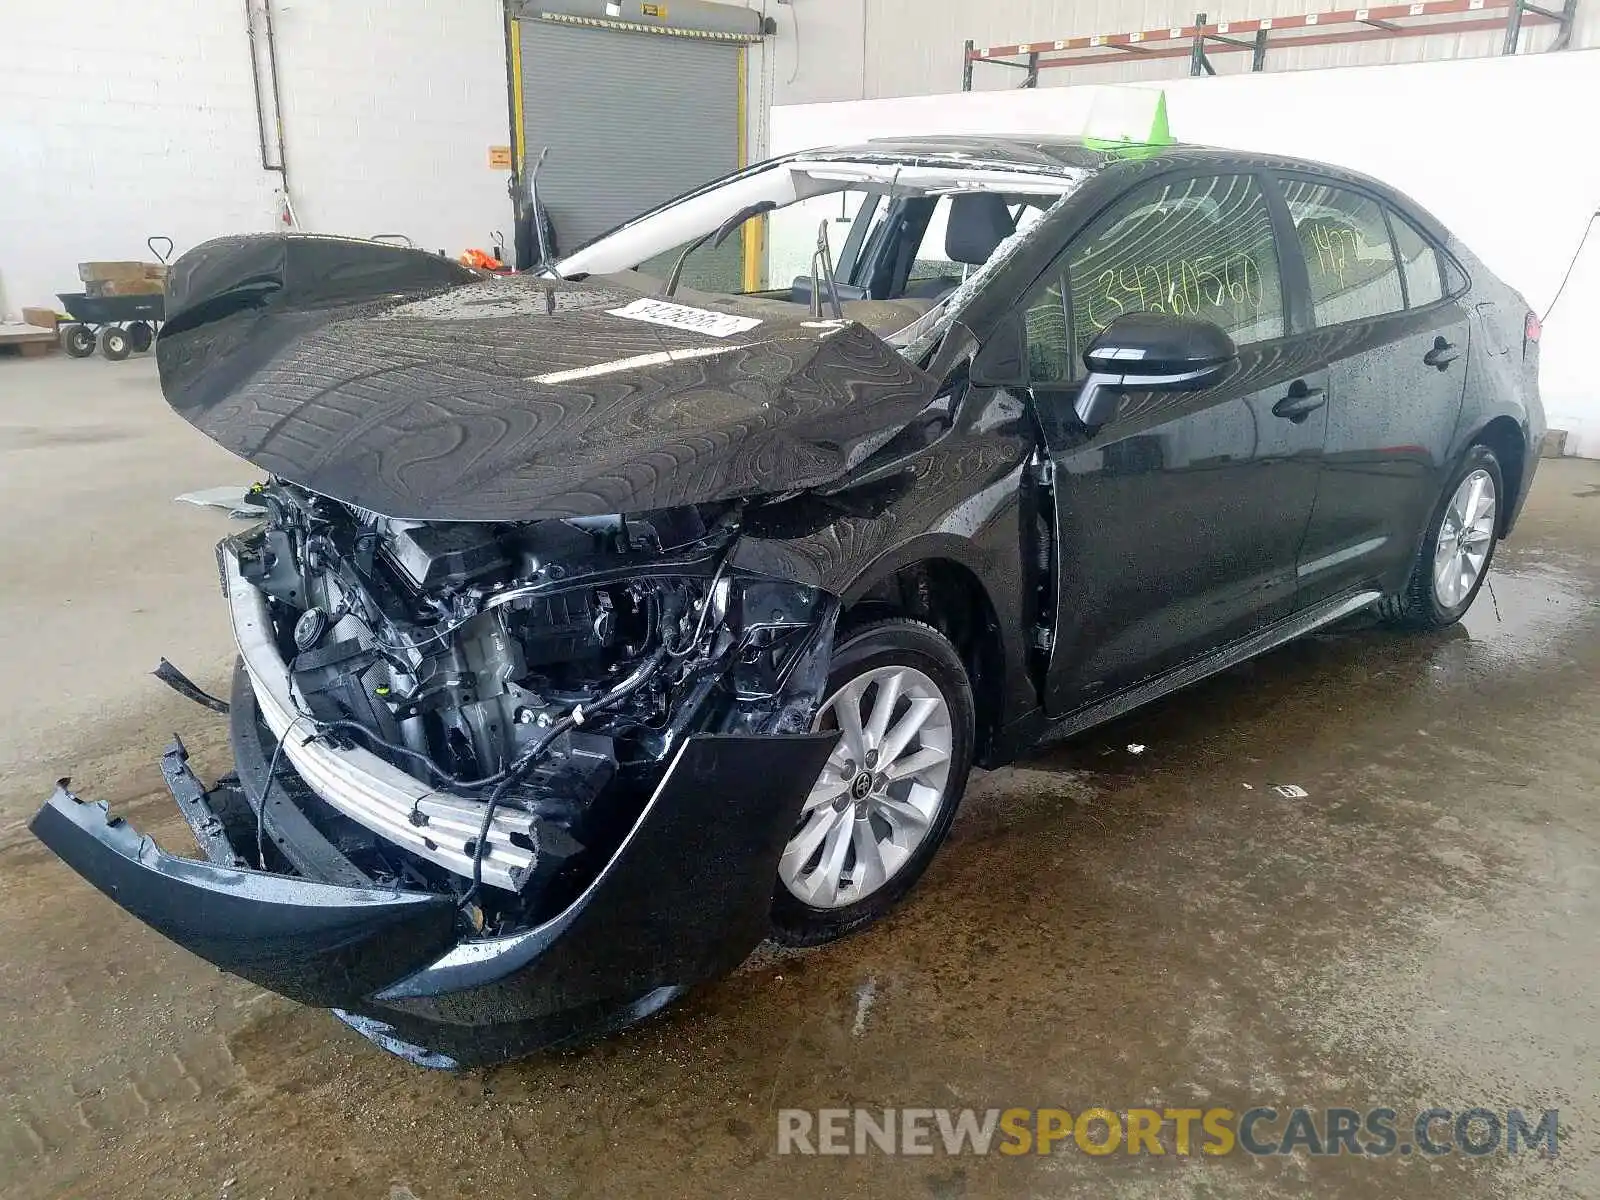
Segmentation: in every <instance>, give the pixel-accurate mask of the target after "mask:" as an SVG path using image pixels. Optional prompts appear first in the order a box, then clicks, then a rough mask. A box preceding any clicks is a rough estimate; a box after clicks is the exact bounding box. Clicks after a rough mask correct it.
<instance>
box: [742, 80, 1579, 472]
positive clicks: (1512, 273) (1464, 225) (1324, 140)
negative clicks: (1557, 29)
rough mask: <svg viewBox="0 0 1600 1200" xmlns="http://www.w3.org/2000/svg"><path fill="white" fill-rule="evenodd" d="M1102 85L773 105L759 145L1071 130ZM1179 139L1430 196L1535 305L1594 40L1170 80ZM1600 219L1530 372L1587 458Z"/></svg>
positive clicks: (780, 147)
mask: <svg viewBox="0 0 1600 1200" xmlns="http://www.w3.org/2000/svg"><path fill="white" fill-rule="evenodd" d="M1100 90H1101V89H1099V88H1096V87H1082V88H1041V89H1039V90H1036V91H1010V92H972V93H965V94H963V93H959V92H958V93H955V94H954V95H943V96H916V97H904V98H899V99H890V100H868V101H855V102H842V103H833V104H812V105H790V106H780V107H777V108H774V109H773V113H772V149H773V152H774V153H786V152H788V151H792V150H798V149H803V148H808V147H811V146H818V145H828V144H832V143H840V142H845V143H850V142H858V141H861V140H862V139H865V138H871V137H887V136H895V135H902V134H911V133H939V132H944V133H968V132H992V133H1003V132H1045V131H1055V132H1063V133H1074V132H1078V131H1080V130H1082V129H1083V127H1084V122H1085V120H1086V119H1087V117H1088V114H1089V111H1090V108H1091V106H1092V104H1093V102H1094V98H1095V96H1096V95H1097V94H1098V93H1099V92H1100ZM1164 90H1165V91H1166V94H1167V101H1168V107H1169V113H1170V118H1171V124H1172V130H1173V133H1174V135H1175V136H1176V137H1178V138H1179V139H1180V140H1182V141H1188V142H1200V143H1209V144H1212V145H1219V146H1230V147H1236V148H1239V149H1247V150H1261V151H1277V152H1280V153H1285V154H1292V155H1297V156H1301V157H1305V158H1311V159H1318V160H1321V161H1324V162H1330V163H1337V164H1339V165H1342V166H1346V167H1349V168H1351V169H1354V170H1358V171H1364V172H1366V173H1368V174H1371V175H1374V176H1376V177H1378V178H1380V179H1383V180H1385V181H1386V182H1388V183H1391V184H1393V185H1394V186H1396V187H1398V188H1400V189H1401V190H1402V191H1404V192H1406V193H1408V194H1409V195H1410V196H1412V197H1413V198H1414V199H1416V200H1417V201H1418V202H1420V203H1421V204H1422V205H1424V206H1425V207H1426V208H1428V209H1430V210H1431V211H1432V212H1433V213H1434V214H1435V215H1436V216H1438V217H1439V218H1440V219H1441V220H1442V221H1444V223H1445V224H1446V225H1447V226H1449V227H1450V229H1452V230H1453V231H1454V232H1455V233H1456V234H1457V235H1459V236H1460V237H1461V238H1462V240H1463V241H1465V242H1466V243H1467V244H1468V245H1469V246H1471V247H1472V249H1473V250H1474V252H1476V253H1477V254H1478V255H1479V256H1480V257H1481V258H1482V259H1483V260H1484V261H1485V263H1487V264H1488V266H1489V268H1490V269H1491V270H1493V271H1494V272H1495V273H1496V274H1497V275H1499V276H1500V277H1501V278H1502V279H1504V280H1506V282H1508V283H1510V284H1511V285H1512V286H1514V287H1516V288H1517V289H1518V290H1519V291H1520V292H1521V293H1522V294H1523V296H1524V297H1525V298H1526V299H1527V300H1528V301H1529V302H1530V304H1531V305H1532V307H1533V308H1534V309H1535V310H1537V311H1539V312H1541V313H1542V312H1544V311H1545V309H1546V308H1547V307H1548V306H1549V304H1550V301H1551V299H1552V298H1553V296H1554V295H1555V292H1556V289H1557V287H1558V286H1559V285H1560V282H1561V276H1562V274H1563V272H1564V271H1565V270H1566V268H1567V264H1568V263H1569V261H1571V259H1572V255H1573V252H1574V250H1575V249H1576V248H1577V245H1578V242H1579V239H1580V237H1581V236H1582V234H1583V231H1584V227H1585V225H1586V223H1587V222H1588V220H1589V218H1590V215H1591V214H1593V213H1594V212H1595V211H1596V209H1597V208H1600V156H1597V155H1595V154H1592V153H1588V152H1587V146H1588V142H1587V141H1586V140H1585V139H1586V138H1589V137H1590V136H1591V135H1590V131H1589V115H1590V114H1593V113H1595V112H1597V111H1600V50H1587V51H1568V52H1565V53H1561V54H1549V55H1539V56H1531V57H1526V58H1523V57H1518V58H1509V59H1508V58H1485V59H1474V60H1467V61H1461V62H1437V63H1419V64H1412V65H1404V66H1378V67H1360V68H1342V69H1336V70H1327V71H1304V72H1296V73H1293V74H1277V75H1275V74H1260V75H1239V76H1231V77H1227V78H1221V77H1219V78H1216V79H1190V78H1183V79H1177V80H1172V81H1170V82H1169V83H1168V84H1167V85H1166V86H1165V89H1164ZM1597 328H1600V227H1597V229H1596V231H1595V233H1594V234H1593V235H1592V236H1591V237H1590V240H1589V243H1588V246H1587V247H1586V249H1585V250H1584V251H1583V253H1582V254H1581V255H1580V256H1579V258H1578V261H1577V264H1576V266H1575V268H1574V270H1573V272H1572V278H1571V281H1570V282H1569V283H1568V285H1567V289H1566V292H1565V293H1564V295H1563V296H1562V299H1561V302H1560V304H1559V306H1558V307H1557V308H1556V310H1555V312H1554V313H1553V315H1552V316H1551V317H1550V319H1549V321H1548V322H1547V323H1546V325H1545V332H1544V337H1543V341H1542V345H1541V360H1540V361H1541V369H1540V385H1541V390H1542V392H1543V395H1544V403H1545V408H1546V410H1547V411H1548V413H1549V415H1550V423H1551V426H1552V427H1553V428H1563V429H1566V430H1568V431H1569V432H1570V433H1571V434H1572V435H1573V436H1572V439H1571V440H1570V441H1569V452H1570V453H1578V454H1583V455H1585V456H1588V457H1600V390H1597V389H1596V387H1595V384H1594V382H1593V372H1592V371H1591V370H1590V369H1589V368H1588V363H1587V358H1586V354H1587V352H1586V351H1585V350H1584V347H1585V346H1586V345H1588V344H1589V340H1590V339H1591V338H1592V337H1593V336H1594V330H1595V329H1597Z"/></svg>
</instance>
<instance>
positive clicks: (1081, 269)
mask: <svg viewBox="0 0 1600 1200" xmlns="http://www.w3.org/2000/svg"><path fill="white" fill-rule="evenodd" d="M1133 311H1157V312H1170V313H1174V314H1179V315H1189V316H1194V317H1199V318H1202V319H1204V320H1208V321H1211V322H1213V323H1215V324H1217V325H1219V326H1220V327H1222V328H1223V329H1224V330H1225V331H1226V332H1228V333H1229V335H1230V336H1232V338H1233V339H1234V341H1235V343H1236V344H1237V345H1238V347H1239V368H1238V370H1236V371H1235V372H1233V373H1232V374H1231V375H1230V376H1229V377H1228V378H1227V379H1225V380H1224V381H1223V382H1222V383H1220V384H1218V385H1216V386H1214V387H1212V388H1209V389H1207V390H1205V391H1200V392H1127V393H1124V394H1123V395H1122V396H1121V397H1120V408H1119V410H1118V412H1117V414H1116V416H1115V417H1114V418H1113V419H1112V420H1111V421H1110V422H1108V423H1107V424H1106V425H1105V426H1104V427H1102V428H1101V429H1100V430H1098V431H1097V432H1096V433H1094V434H1093V435H1088V434H1085V433H1084V432H1083V431H1082V427H1081V426H1079V425H1078V424H1077V423H1076V421H1075V419H1074V418H1073V417H1072V415H1071V407H1072V402H1073V400H1074V399H1075V398H1076V396H1077V393H1078V391H1079V390H1080V388H1081V385H1082V378H1083V375H1084V371H1083V368H1082V365H1081V360H1082V353H1083V350H1084V348H1085V347H1086V346H1087V345H1088V343H1089V342H1090V341H1091V340H1092V339H1093V338H1094V336H1095V335H1096V334H1097V333H1098V332H1099V331H1100V330H1101V329H1103V328H1105V326H1106V325H1107V324H1109V323H1110V322H1111V321H1112V320H1114V319H1115V318H1116V317H1118V316H1120V315H1121V314H1123V313H1126V312H1133ZM1024 312H1025V323H1026V330H1027V358H1028V367H1029V374H1030V379H1031V381H1032V386H1031V390H1032V393H1033V399H1034V408H1035V411H1036V412H1037V414H1038V418H1039V422H1040V425H1041V427H1042V430H1043V433H1044V437H1045V442H1046V446H1047V448H1048V451H1049V454H1050V459H1051V466H1052V468H1053V471H1052V474H1053V489H1054V494H1055V511H1056V531H1057V546H1058V552H1057V556H1056V557H1057V570H1056V589H1055V591H1056V608H1057V620H1056V626H1055V633H1054V639H1053V644H1052V647H1051V649H1050V673H1049V674H1050V678H1049V689H1048V691H1049V706H1050V708H1051V709H1052V710H1053V711H1056V712H1065V711H1070V710H1071V709H1074V708H1077V707H1079V706H1081V705H1083V704H1086V703H1090V702H1092V701H1095V700H1097V699H1100V698H1101V697H1103V696H1108V695H1111V694H1113V693H1115V692H1117V691H1120V690H1121V689H1123V688H1125V687H1127V686H1129V685H1131V684H1134V683H1136V682H1138V681H1139V680H1140V679H1142V678H1145V677H1147V676H1149V675H1152V674H1156V673H1159V672H1160V671H1162V670H1165V669H1167V668H1170V667H1172V666H1175V665H1177V664H1178V663H1180V662H1181V661H1183V660H1184V659H1187V658H1190V657H1193V656H1195V655H1197V654H1200V653H1202V652H1204V651H1206V650H1208V649H1212V648H1214V647H1216V646H1218V645H1220V644H1222V643H1225V642H1228V641H1231V640H1233V639H1235V638H1238V637H1241V636H1243V635H1244V634H1246V633H1249V632H1250V631H1251V630H1253V629H1256V628H1259V627H1260V626H1262V625H1264V624H1268V623H1270V622H1271V621H1273V620H1275V619H1277V618H1279V617H1282V616H1284V615H1286V614H1287V613H1288V612H1289V611H1290V610H1291V608H1292V606H1293V603H1294V599H1295V587H1296V583H1295V565H1296V562H1297V557H1298V552H1299V549H1300V543H1301V539H1302V538H1303V536H1304V534H1305V531H1306V525H1307V522H1308V520H1309V519H1310V515H1311V508H1312V501H1313V498H1314V496H1315V493H1316V486H1317V473H1318V467H1319V460H1320V458H1321V453H1322V442H1323V429H1324V422H1325V418H1326V409H1325V407H1323V406H1321V405H1319V404H1318V403H1317V400H1318V398H1319V397H1320V396H1321V395H1322V394H1323V391H1324V388H1325V382H1326V381H1325V380H1324V378H1323V377H1322V375H1321V374H1320V373H1319V372H1318V371H1317V370H1315V369H1308V367H1307V360H1306V359H1305V351H1306V347H1305V346H1304V345H1303V342H1304V339H1303V338H1302V337H1299V336H1296V335H1295V334H1294V332H1293V330H1292V328H1291V325H1290V321H1289V311H1288V307H1287V305H1286V302H1285V291H1284V287H1283V282H1282V276H1281V273H1280V269H1279V254H1278V249H1277V239H1276V238H1275V225H1274V219H1273V214H1272V210H1271V207H1270V206H1269V204H1268V202H1267V197H1266V194H1265V191H1264V189H1263V187H1262V182H1261V180H1260V179H1259V178H1258V177H1257V176H1256V175H1254V174H1251V173H1247V172H1241V173H1237V174H1206V175H1192V176H1191V175H1173V176H1162V177H1159V178H1157V179H1155V180H1151V181H1148V182H1145V183H1143V184H1140V185H1139V186H1137V187H1135V188H1134V189H1132V190H1131V191H1129V192H1127V193H1126V194H1124V195H1123V196H1122V197H1121V198H1120V199H1119V200H1118V201H1116V202H1115V203H1113V204H1112V205H1111V206H1110V207H1109V208H1108V209H1106V211H1104V212H1103V213H1101V214H1100V215H1099V216H1097V217H1095V218H1094V219H1093V220H1092V221H1091V222H1090V223H1089V224H1088V225H1087V226H1086V227H1085V228H1084V229H1083V230H1082V231H1081V232H1080V233H1079V234H1078V235H1077V236H1076V237H1074V238H1073V239H1072V241H1071V242H1070V244H1069V245H1068V247H1067V250H1066V253H1065V255H1064V257H1063V259H1062V261H1061V262H1059V263H1058V265H1057V266H1056V267H1055V268H1052V272H1050V273H1047V274H1046V276H1045V277H1044V279H1042V280H1041V281H1040V283H1039V284H1038V285H1036V286H1035V289H1034V293H1033V294H1032V295H1031V296H1029V297H1028V298H1027V299H1026V300H1025V302H1024ZM1302 394H1303V395H1304V396H1305V397H1306V399H1303V400H1297V401H1296V404H1297V411H1296V413H1295V415H1294V416H1293V417H1292V418H1291V417H1289V416H1277V415H1274V413H1273V409H1274V406H1280V407H1282V406H1283V403H1284V401H1285V399H1286V398H1287V397H1299V396H1301V395H1302Z"/></svg>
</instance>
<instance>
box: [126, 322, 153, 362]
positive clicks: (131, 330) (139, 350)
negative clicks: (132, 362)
mask: <svg viewBox="0 0 1600 1200" xmlns="http://www.w3.org/2000/svg"><path fill="white" fill-rule="evenodd" d="M155 340H156V334H155V330H153V329H151V328H150V323H149V322H148V321H135V322H134V323H133V324H131V325H129V326H128V341H129V343H130V344H131V345H132V346H133V351H134V353H135V354H143V353H144V352H145V351H146V350H148V349H150V347H151V346H152V345H154V344H155Z"/></svg>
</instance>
